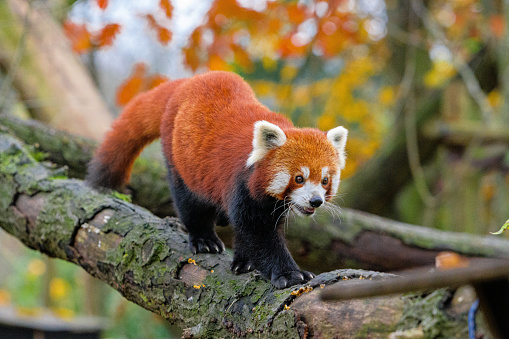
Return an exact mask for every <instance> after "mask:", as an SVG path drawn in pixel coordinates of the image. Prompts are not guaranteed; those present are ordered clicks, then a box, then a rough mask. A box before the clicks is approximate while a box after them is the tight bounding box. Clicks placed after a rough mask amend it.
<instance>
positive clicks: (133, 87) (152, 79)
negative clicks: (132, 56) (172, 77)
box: [116, 63, 168, 106]
mask: <svg viewBox="0 0 509 339" xmlns="http://www.w3.org/2000/svg"><path fill="white" fill-rule="evenodd" d="M133 67H134V70H133V72H132V73H131V75H130V76H129V78H127V79H126V80H125V81H124V82H123V83H122V84H121V85H120V86H119V87H118V89H117V94H116V103H117V105H118V106H125V105H126V104H127V103H128V102H129V101H130V100H131V99H132V98H134V97H135V96H136V95H137V94H139V93H142V92H145V91H148V90H149V89H152V88H154V87H156V86H158V85H160V84H162V83H163V82H165V81H167V80H168V78H166V77H165V76H162V75H160V74H157V75H151V76H147V65H145V64H144V63H137V64H135V65H134V66H133Z"/></svg>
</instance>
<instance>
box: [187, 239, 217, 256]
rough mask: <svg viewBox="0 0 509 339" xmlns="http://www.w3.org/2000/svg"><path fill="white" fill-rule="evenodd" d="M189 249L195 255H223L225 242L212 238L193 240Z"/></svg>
mask: <svg viewBox="0 0 509 339" xmlns="http://www.w3.org/2000/svg"><path fill="white" fill-rule="evenodd" d="M189 240H190V242H189V247H190V249H191V252H193V254H196V253H222V252H223V251H224V244H223V242H222V241H221V240H220V239H219V238H217V236H216V237H214V238H212V237H210V238H192V239H189Z"/></svg>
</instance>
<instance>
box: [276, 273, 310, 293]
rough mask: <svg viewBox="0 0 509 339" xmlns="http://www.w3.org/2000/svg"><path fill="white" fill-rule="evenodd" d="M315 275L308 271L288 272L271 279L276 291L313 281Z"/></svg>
mask: <svg viewBox="0 0 509 339" xmlns="http://www.w3.org/2000/svg"><path fill="white" fill-rule="evenodd" d="M314 277H315V275H314V274H313V273H311V272H308V271H300V270H296V271H290V272H285V273H282V274H280V275H277V276H275V275H273V276H272V279H271V283H272V285H274V287H276V288H278V289H282V288H286V287H290V286H293V285H298V284H304V283H305V282H308V281H309V280H311V279H313V278H314Z"/></svg>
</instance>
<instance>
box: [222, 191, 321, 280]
mask: <svg viewBox="0 0 509 339" xmlns="http://www.w3.org/2000/svg"><path fill="white" fill-rule="evenodd" d="M284 212H285V206H283V202H282V201H278V200H276V199H273V198H264V199H263V201H256V200H254V199H253V198H251V196H250V194H249V192H248V191H247V188H246V187H245V186H244V185H243V184H239V186H238V187H237V189H236V191H235V194H234V197H233V199H232V200H231V204H230V208H229V218H230V221H231V222H232V224H233V227H234V229H235V254H234V258H233V264H232V271H233V272H234V273H243V272H247V271H250V270H252V269H253V268H255V269H257V270H258V271H260V272H261V273H262V274H263V275H264V276H265V277H266V278H268V279H270V281H271V282H272V284H273V285H274V286H275V287H277V288H285V287H289V286H292V285H296V284H303V283H305V282H307V281H309V280H310V279H312V278H313V277H314V275H313V274H312V273H309V272H306V271H302V270H300V269H299V267H298V266H297V264H296V263H295V261H294V260H293V258H292V256H291V254H290V252H289V251H288V248H287V247H286V243H285V240H284V237H283V235H282V232H281V228H280V224H281V223H282V222H283V219H284V215H282V214H284Z"/></svg>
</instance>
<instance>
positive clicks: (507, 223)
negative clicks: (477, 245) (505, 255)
mask: <svg viewBox="0 0 509 339" xmlns="http://www.w3.org/2000/svg"><path fill="white" fill-rule="evenodd" d="M508 228H509V220H507V221H506V222H505V224H504V225H502V227H501V228H500V229H499V230H498V232H490V233H491V234H502V233H503V232H504V231H505V230H506V229H508Z"/></svg>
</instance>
